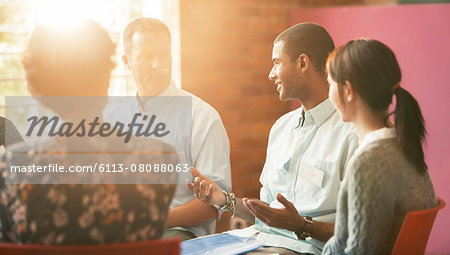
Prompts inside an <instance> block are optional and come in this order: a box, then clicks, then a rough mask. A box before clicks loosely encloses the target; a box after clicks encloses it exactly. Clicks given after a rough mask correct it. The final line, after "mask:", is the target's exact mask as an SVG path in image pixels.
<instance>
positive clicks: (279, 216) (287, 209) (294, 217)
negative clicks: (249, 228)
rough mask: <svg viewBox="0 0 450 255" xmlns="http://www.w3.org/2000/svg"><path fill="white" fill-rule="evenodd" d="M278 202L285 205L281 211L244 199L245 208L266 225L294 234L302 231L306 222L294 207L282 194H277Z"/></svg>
mask: <svg viewBox="0 0 450 255" xmlns="http://www.w3.org/2000/svg"><path fill="white" fill-rule="evenodd" d="M277 200H278V201H279V202H280V203H281V204H282V205H283V207H282V208H280V209H276V208H272V207H270V206H269V205H267V204H265V203H263V202H260V201H256V200H250V199H248V198H243V199H242V201H243V203H244V206H245V207H246V208H247V209H248V210H249V211H250V212H251V213H252V214H253V215H254V216H255V217H256V218H258V219H260V220H261V221H262V222H264V223H265V224H266V225H268V226H270V227H275V228H282V229H286V230H289V231H293V232H294V231H297V230H299V229H301V228H302V227H303V225H304V224H305V220H304V219H303V217H302V216H300V215H299V214H298V211H297V209H295V207H294V205H293V204H292V203H291V202H289V201H288V200H287V199H286V198H285V197H283V196H282V195H281V194H280V193H278V194H277Z"/></svg>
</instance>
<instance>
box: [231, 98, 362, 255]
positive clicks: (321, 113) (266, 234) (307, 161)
mask: <svg viewBox="0 0 450 255" xmlns="http://www.w3.org/2000/svg"><path fill="white" fill-rule="evenodd" d="M302 111H303V108H299V109H297V110H294V111H292V112H289V113H287V114H285V115H284V116H282V117H281V118H280V119H278V120H277V122H276V123H275V124H274V125H273V127H272V129H271V131H270V135H269V143H268V146H267V157H266V162H265V165H264V168H263V171H262V173H261V177H260V182H261V184H262V185H263V187H262V188H261V191H260V198H261V200H263V201H265V202H266V203H268V204H270V206H271V207H273V208H280V207H282V204H281V203H279V202H278V201H277V199H276V194H277V193H278V192H279V193H281V194H282V195H283V196H284V197H286V199H287V200H289V201H290V202H292V203H293V204H294V206H295V208H297V210H298V212H299V214H301V215H308V216H311V217H313V218H314V220H319V221H324V222H334V220H335V212H336V203H337V195H338V191H339V184H340V181H341V180H342V177H343V171H344V169H345V165H346V163H347V161H348V159H349V157H350V156H351V155H352V154H353V152H354V150H355V149H356V147H357V136H356V133H355V132H354V129H353V127H352V124H351V123H343V122H342V121H341V119H340V116H339V113H338V112H337V111H336V109H335V108H334V106H333V105H332V103H331V102H330V101H329V99H327V100H325V101H324V102H322V103H321V104H319V105H318V106H316V107H315V108H313V109H311V110H309V111H306V112H305V117H304V120H303V117H302ZM302 121H303V126H300V125H301V123H302ZM321 176H322V177H321ZM256 232H259V234H258V236H257V237H256V239H257V240H259V241H261V242H263V243H264V245H266V246H276V247H284V248H288V249H291V250H294V251H297V252H300V253H314V254H320V252H321V248H322V247H323V245H324V243H323V242H320V241H318V240H316V239H312V238H308V239H307V240H306V241H301V240H298V239H297V237H296V235H295V234H294V233H293V232H290V231H287V230H284V229H278V228H273V227H269V226H267V225H266V224H264V223H263V222H261V221H260V220H258V219H256V220H255V225H253V226H251V227H248V228H246V229H243V230H235V231H230V234H235V235H240V236H249V237H250V236H252V235H253V234H255V233H256Z"/></svg>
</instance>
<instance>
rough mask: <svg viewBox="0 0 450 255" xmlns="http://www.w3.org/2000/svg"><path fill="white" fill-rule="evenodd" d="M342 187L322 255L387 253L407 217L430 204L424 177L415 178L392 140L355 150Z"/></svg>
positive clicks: (432, 200) (427, 179)
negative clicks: (332, 232) (328, 237)
mask: <svg viewBox="0 0 450 255" xmlns="http://www.w3.org/2000/svg"><path fill="white" fill-rule="evenodd" d="M341 185H342V186H341V188H340V191H339V196H338V205H337V215H336V224H335V229H334V236H333V237H332V238H331V239H330V240H329V241H328V242H327V243H326V245H325V247H324V249H323V252H322V254H390V252H391V250H392V248H393V246H394V243H395V240H396V237H397V235H398V232H399V230H400V227H401V225H402V223H403V220H404V218H405V216H406V213H407V212H408V211H414V210H423V209H427V208H431V207H433V206H434V205H435V194H434V189H433V185H432V183H431V180H430V177H429V175H428V173H427V172H426V173H424V174H419V173H418V171H417V170H416V169H415V168H414V167H413V166H412V165H411V164H410V163H409V162H408V161H407V160H406V158H405V157H404V156H403V154H402V153H401V151H400V150H399V148H398V146H397V144H396V141H395V138H384V139H377V140H374V141H371V142H369V143H367V144H365V145H364V147H363V148H360V149H358V150H357V151H356V152H355V154H354V155H353V156H352V158H351V159H350V161H349V164H348V167H347V171H346V176H345V178H344V181H343V182H342V184H341Z"/></svg>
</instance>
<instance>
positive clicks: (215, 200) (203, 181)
mask: <svg viewBox="0 0 450 255" xmlns="http://www.w3.org/2000/svg"><path fill="white" fill-rule="evenodd" d="M191 173H192V176H194V182H193V183H192V182H191V181H190V180H186V187H187V188H188V189H190V190H192V191H193V192H194V194H195V196H196V197H197V198H198V199H200V200H201V201H203V202H205V203H207V204H210V205H219V206H221V205H223V204H225V203H226V197H225V195H224V194H223V193H222V191H221V190H220V188H219V186H218V185H217V183H215V182H214V181H212V180H211V179H209V178H208V177H206V176H204V175H202V174H201V173H200V172H199V171H198V170H197V169H195V168H191Z"/></svg>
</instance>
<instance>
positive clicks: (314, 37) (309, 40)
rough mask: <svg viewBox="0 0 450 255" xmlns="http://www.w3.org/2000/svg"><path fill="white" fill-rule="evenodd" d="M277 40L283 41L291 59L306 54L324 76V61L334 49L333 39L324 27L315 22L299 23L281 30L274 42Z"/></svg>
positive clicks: (293, 59) (294, 59)
mask: <svg viewBox="0 0 450 255" xmlns="http://www.w3.org/2000/svg"><path fill="white" fill-rule="evenodd" d="M279 41H283V42H284V50H285V52H286V54H287V55H288V56H289V57H290V59H291V61H296V60H297V59H298V57H299V56H300V54H306V55H308V57H309V59H310V61H311V63H312V65H313V66H314V68H315V69H316V70H317V71H318V72H319V73H323V75H324V76H325V63H326V61H327V57H328V55H329V54H330V53H331V52H332V51H333V49H334V42H333V39H332V38H331V36H330V34H328V32H327V31H326V30H325V28H323V27H322V26H320V25H318V24H315V23H300V24H297V25H295V26H292V27H290V28H288V29H286V30H285V31H283V32H281V33H280V34H279V35H278V36H277V38H276V39H275V42H274V43H277V42H279Z"/></svg>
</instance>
